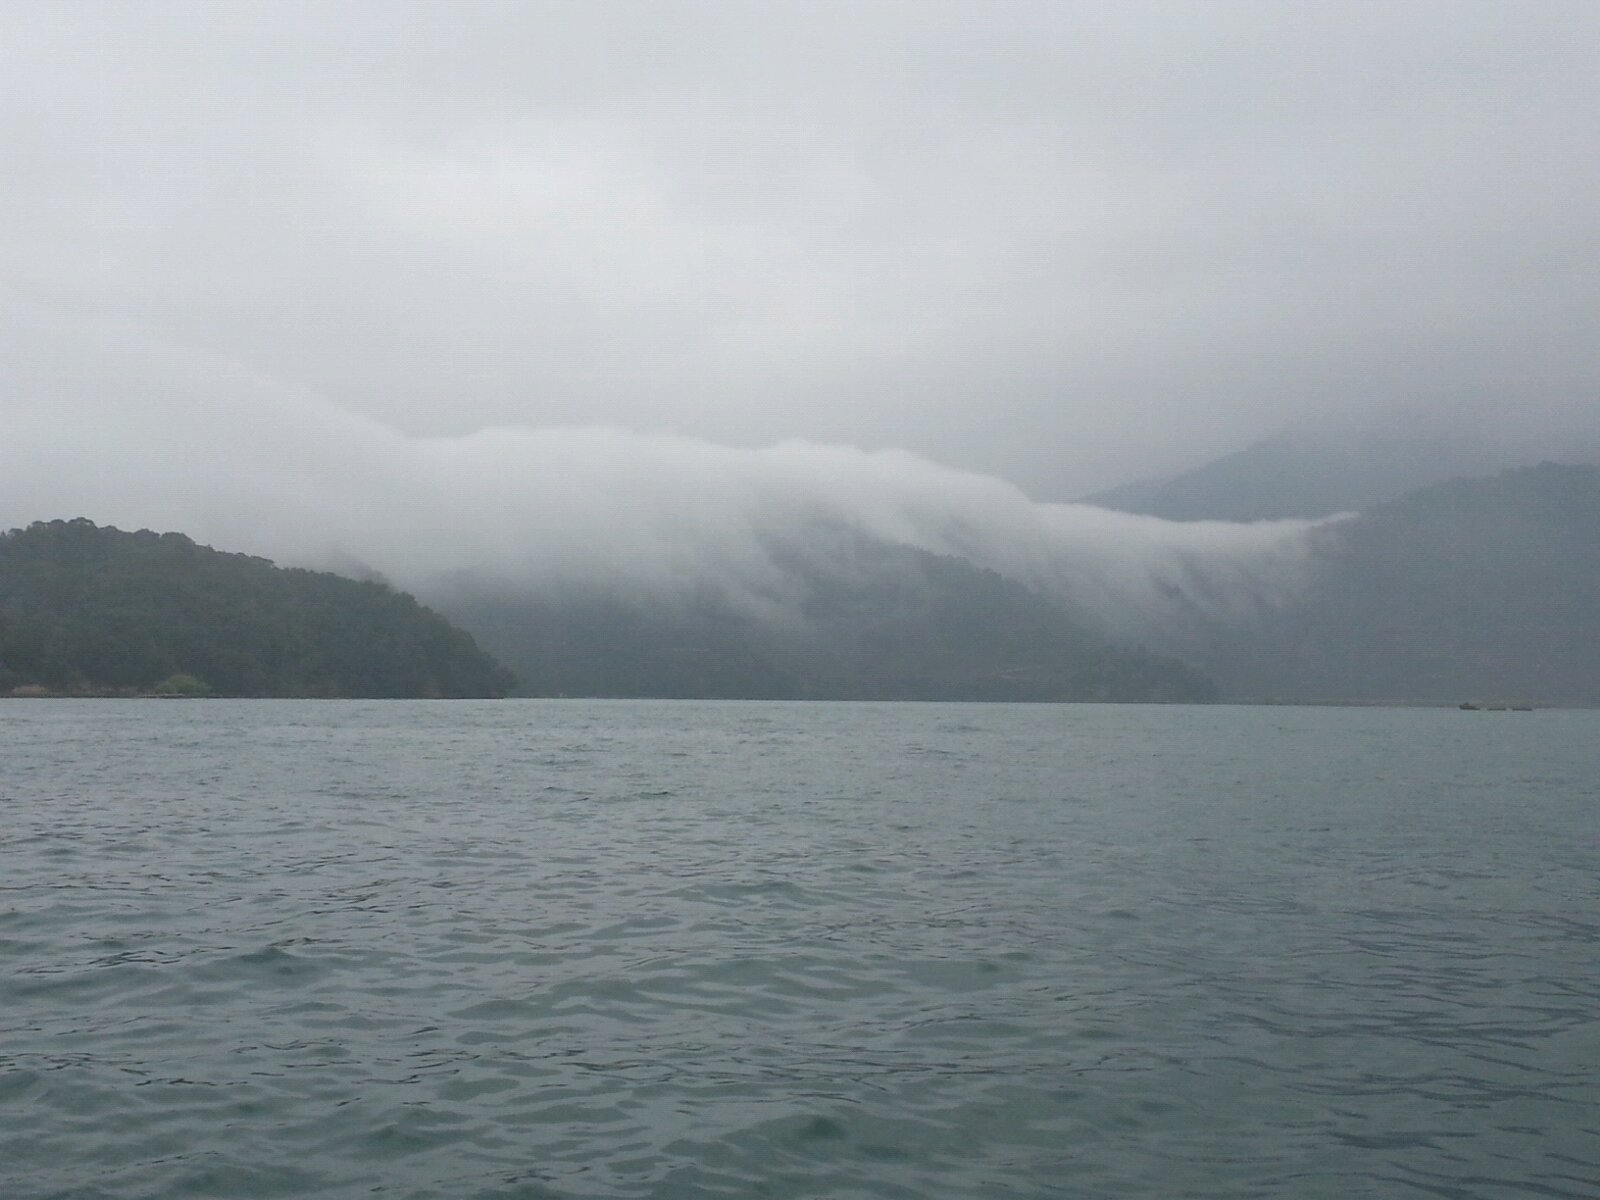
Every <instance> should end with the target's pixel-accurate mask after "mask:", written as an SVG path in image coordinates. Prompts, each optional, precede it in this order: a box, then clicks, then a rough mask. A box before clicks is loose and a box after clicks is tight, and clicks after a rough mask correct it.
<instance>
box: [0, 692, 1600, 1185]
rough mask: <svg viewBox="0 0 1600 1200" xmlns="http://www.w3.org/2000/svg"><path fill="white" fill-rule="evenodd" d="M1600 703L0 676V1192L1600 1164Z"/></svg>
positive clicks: (1195, 1177)
mask: <svg viewBox="0 0 1600 1200" xmlns="http://www.w3.org/2000/svg"><path fill="white" fill-rule="evenodd" d="M1597 780H1600V713H1562V712H1540V713H1532V714H1528V713H1461V712H1455V711H1423V710H1409V711H1392V710H1391V711H1373V710H1333V709H1323V710H1316V709H1242V708H1132V707H1130V708H1110V707H1104V708H1103V707H1092V706H1063V707H1055V706H1038V707H1011V706H962V705H800V704H796V705H788V704H736V703H730V704H696V703H586V702H585V703H580V702H559V701H557V702H514V701H507V702H498V703H494V702H490V703H420V704H409V703H393V702H390V703H340V702H321V703H301V702H222V701H219V702H208V703H148V702H146V703H140V702H115V701H83V702H68V701H61V702H21V701H19V702H7V703H0V813H3V816H4V820H3V825H0V834H3V840H0V967H3V970H0V1195H3V1196H5V1197H7V1198H8V1200H9V1198H11V1197H25V1198H34V1197H82V1198H90V1197H108V1198H117V1200H124V1198H131V1197H191V1196H215V1197H256V1196H330V1197H367V1196H383V1197H413V1198H422V1197H451V1198H455V1197H503V1198H511V1197H524V1198H553V1197H718V1196H726V1197H862V1198H866V1197H871V1198H879V1197H904V1198H907V1200H912V1198H916V1200H921V1198H930V1197H933V1198H945V1197H948V1198H951V1200H956V1198H966V1197H1032V1196H1064V1197H1102V1196H1104V1197H1123V1196H1134V1197H1152V1198H1167V1197H1180V1196H1187V1197H1219V1198H1222V1197H1226V1198H1229V1200H1233V1198H1237V1197H1253V1196H1260V1197H1273V1198H1275V1200H1276V1198H1297V1197H1328V1198H1330V1200H1331V1198H1334V1197H1337V1198H1340V1200H1346V1198H1349V1197H1368V1196H1370V1197H1385V1198H1388V1197H1409V1196H1415V1197H1455V1198H1468V1197H1472V1198H1476V1197H1504V1198H1510V1197H1518V1198H1519V1200H1520V1198H1523V1197H1529V1196H1539V1197H1569V1196H1570V1197H1584V1198H1585V1200H1592V1198H1593V1197H1595V1196H1596V1195H1597V1194H1600V1183H1597V1181H1600V838H1597V830H1600V811H1597V808H1600V804H1597V792H1600V787H1597Z"/></svg>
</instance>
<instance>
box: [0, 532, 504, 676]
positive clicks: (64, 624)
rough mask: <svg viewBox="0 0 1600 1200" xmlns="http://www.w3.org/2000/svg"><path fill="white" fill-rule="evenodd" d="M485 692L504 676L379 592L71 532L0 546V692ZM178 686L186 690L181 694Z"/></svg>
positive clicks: (23, 535) (438, 626)
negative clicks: (165, 686)
mask: <svg viewBox="0 0 1600 1200" xmlns="http://www.w3.org/2000/svg"><path fill="white" fill-rule="evenodd" d="M183 675H188V676H193V677H195V681H196V682H200V681H203V683H201V684H200V686H201V687H202V688H207V689H209V690H210V691H212V692H215V693H216V694H218V695H225V696H374V697H379V696H395V697H399V696H499V695H504V694H505V693H506V691H507V690H508V689H509V688H510V686H511V683H512V680H511V677H510V676H509V675H508V674H507V673H506V672H505V671H504V670H503V669H502V668H501V667H499V666H498V665H497V664H495V663H494V662H493V661H492V660H491V659H490V658H489V657H488V656H487V655H485V654H484V653H483V652H482V651H481V650H480V649H479V648H478V647H477V645H476V644H475V643H474V642H473V640H472V638H471V637H470V636H468V635H467V634H465V633H463V632H461V631H460V630H458V629H455V628H453V627H452V626H451V625H449V624H448V623H447V622H446V621H445V620H444V619H443V618H442V617H440V616H439V615H438V614H437V613H434V612H432V611H430V610H428V609H426V608H423V607H422V606H421V605H419V604H418V603H417V602H416V601H415V600H414V599H412V598H411V597H410V596H407V595H405V594H403V593H400V592H396V591H394V590H393V589H392V588H389V587H388V586H386V585H385V584H382V583H375V582H366V583H362V582H356V581H355V580H350V579H344V578H341V577H339V576H337V575H328V574H323V573H321V572H315V571H303V570H284V569H280V568H278V567H275V566H274V565H273V564H272V563H270V562H268V561H267V560H266V559H262V558H252V557H250V556H248V555H243V554H224V553H221V552H219V551H216V550H212V549H210V548H209V547H206V546H199V545H196V544H195V543H194V542H192V541H190V540H189V539H188V538H186V537H184V536H183V535H181V534H176V533H163V534H156V533H152V532H150V531H149V530H141V531H139V532H138V533H124V532H122V531H121V530H117V529H111V528H104V529H102V528H99V527H98V526H96V525H94V524H93V523H91V522H89V521H85V520H76V521H49V522H37V523H35V524H33V525H30V526H29V527H28V528H27V529H20V530H12V531H10V532H9V533H4V534H0V691H3V690H10V689H12V688H15V687H18V686H25V685H42V686H44V687H47V688H50V689H52V690H55V691H69V692H70V691H111V692H118V691H133V692H141V691H149V690H151V689H153V688H155V687H156V686H157V684H158V683H161V682H162V681H167V682H168V683H169V684H171V683H172V680H173V678H174V677H179V676H183ZM185 686H187V685H185Z"/></svg>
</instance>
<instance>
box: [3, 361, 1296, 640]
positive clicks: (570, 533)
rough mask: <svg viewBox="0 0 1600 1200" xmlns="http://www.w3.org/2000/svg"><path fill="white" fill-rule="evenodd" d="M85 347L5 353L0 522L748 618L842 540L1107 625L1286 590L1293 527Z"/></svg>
mask: <svg viewBox="0 0 1600 1200" xmlns="http://www.w3.org/2000/svg"><path fill="white" fill-rule="evenodd" d="M80 344H81V343H80ZM102 348H103V352H104V353H106V354H120V355H121V356H122V357H123V358H124V359H125V360H126V364H127V366H128V369H126V370H124V371H123V372H122V373H121V377H122V378H123V379H124V380H125V381H126V385H125V387H123V388H120V389H119V394H118V395H117V396H114V397H111V396H103V395H94V394H92V393H91V392H89V391H88V390H86V388H85V386H83V385H84V384H86V382H87V379H88V378H90V377H95V378H104V377H105V370H106V363H104V362H92V363H83V362H81V361H80V362H79V364H78V366H79V368H80V370H81V373H82V374H83V375H84V376H85V378H84V379H83V380H81V381H75V380H74V379H73V377H72V371H71V370H68V369H65V368H63V366H62V362H63V361H64V360H63V359H62V358H61V357H59V356H52V355H51V354H50V352H49V350H50V348H49V345H48V339H45V340H44V341H43V342H42V344H41V348H40V350H39V352H38V356H37V358H36V359H35V361H34V362H33V363H31V364H30V363H27V362H23V363H20V364H15V365H14V367H13V369H12V375H13V388H14V390H15V392H16V394H17V395H18V396H19V400H18V401H17V402H15V412H14V414H8V418H7V421H6V428H5V430H4V434H3V441H0V523H3V524H4V525H6V526H7V527H10V526H13V525H19V524H26V523H28V522H30V521H33V520H39V519H47V518H54V517H77V516H85V517H89V518H90V519H92V520H95V521H96V522H99V523H109V524H116V525H118V526H121V527H123V528H131V529H136V528H141V527H147V528H152V529H162V530H165V529H176V530H181V531H183V532H186V533H189V534H190V535H192V536H194V537H195V538H197V539H198V540H201V541H204V542H207V543H210V544H212V545H215V546H217V547H218V548H221V549H227V550H241V551H247V552H250V553H255V554H261V555H264V556H267V557H270V558H273V559H274V560H276V561H278V562H280V563H283V564H288V565H301V566H311V567H324V568H333V569H339V570H344V571H360V570H371V571H375V572H378V573H381V574H382V575H383V576H385V577H387V578H389V579H391V580H392V581H394V582H395V583H397V584H399V585H400V586H403V587H406V588H408V589H413V590H416V591H418V592H420V593H422V594H424V595H429V594H440V593H441V592H442V591H444V590H446V589H448V588H449V587H450V586H452V585H453V584H457V583H461V582H467V581H470V582H471V583H472V584H473V586H475V587H479V588H482V587H496V588H499V587H504V588H511V589H520V590H529V589H539V588H557V587H569V586H582V587H594V586H600V587H606V588H614V589H621V590H637V591H639V592H641V593H643V594H665V593H673V592H678V593H681V592H685V591H693V590H696V589H700V590H704V589H706V588H712V589H716V590H718V591H719V592H720V593H721V594H723V595H724V596H726V597H728V598H731V599H732V600H734V601H735V602H736V603H742V604H748V605H750V606H752V607H754V608H761V607H770V606H772V605H775V604H776V605H781V604H783V603H785V602H786V600H787V599H789V598H790V596H791V591H792V588H793V587H794V581H793V580H792V578H790V574H789V568H788V566H787V565H786V564H788V563H789V562H791V561H792V557H793V555H794V553H795V552H796V551H799V552H801V553H807V552H815V553H823V552H824V551H823V550H822V549H821V547H823V546H825V545H826V543H827V539H828V537H829V536H830V535H832V534H836V533H837V532H838V531H841V530H843V531H848V532H851V533H854V534H859V535H862V536H864V537H866V538H869V539H876V540H883V541H888V542H893V543H898V544H905V545H910V546H914V547H917V548H919V549H923V550H928V551H931V552H934V553H939V554H950V555H956V556H960V557H962V558H966V559H968V560H970V561H972V562H974V563H975V564H977V565H979V566H982V567H986V568H989V569H992V570H995V571H997V572H999V573H1001V574H1004V575H1007V576H1010V577H1012V578H1014V579H1018V580H1020V581H1022V582H1025V583H1028V584H1031V585H1034V586H1038V587H1041V588H1044V589H1047V590H1049V591H1052V592H1055V593H1058V594H1061V595H1063V596H1064V597H1066V598H1068V599H1070V600H1071V601H1073V602H1074V603H1075V604H1077V605H1079V606H1081V607H1082V608H1083V609H1084V610H1085V611H1086V612H1087V613H1088V614H1090V615H1092V616H1095V617H1098V618H1099V619H1100V621H1101V622H1102V623H1103V624H1104V625H1105V627H1106V628H1107V629H1108V630H1110V631H1112V632H1114V633H1118V634H1121V635H1124V636H1133V637H1137V636H1141V635H1142V634H1145V633H1148V632H1149V631H1150V630H1152V629H1154V628H1156V627H1158V626H1159V625H1161V623H1162V622H1164V621H1169V620H1171V619H1173V617H1174V615H1175V614H1176V613H1177V612H1178V611H1179V610H1190V611H1192V610H1193V608H1195V607H1198V608H1199V609H1200V610H1202V611H1205V612H1213V613H1214V612H1217V611H1218V610H1219V609H1228V608H1230V607H1236V606H1239V605H1247V606H1251V605H1255V604H1258V603H1261V602H1263V601H1270V600H1271V599H1273V598H1274V597H1276V596H1279V595H1281V594H1283V593H1284V591H1285V590H1288V589H1292V588H1294V587H1295V586H1296V584H1297V582H1298V580H1299V578H1300V575H1301V572H1302V571H1303V569H1304V567H1305V564H1306V563H1307V562H1308V561H1309V555H1310V553H1311V548H1312V545H1313V540H1314V539H1313V536H1312V531H1313V530H1314V529H1315V528H1316V527H1317V526H1316V525H1315V524H1313V523H1307V522H1288V521H1286V522H1270V523H1258V524H1251V525H1234V524H1228V523H1223V522H1192V523H1190V522H1185V523H1176V522H1169V521H1162V520H1159V519H1155V518H1148V517H1137V516H1130V515H1127V514H1123V513H1116V512H1111V511H1107V510H1103V509H1097V508H1092V507H1088V506H1084V505H1056V504H1038V503H1034V502H1032V501H1030V500H1029V499H1028V498H1027V497H1026V496H1025V495H1024V494H1023V493H1022V492H1021V491H1020V490H1018V489H1017V488H1016V487H1013V486H1012V485H1010V484H1008V483H1006V482H1004V481H1002V480H999V479H995V478H992V477H988V476H983V475H977V474H972V473H968V472H963V471H957V470H952V469H949V468H946V467H942V466H939V465H936V464H934V463H931V462H928V461H926V460H924V459H921V458H918V457H916V456H914V455H911V454H907V453H904V452H900V451H880V452H867V451H862V450H859V449H855V448H851V447H846V446H831V445H820V444H816V443H811V442H801V441H792V442H785V443H782V444H779V445H775V446H771V447H767V448H762V449H747V448H736V447H730V446H724V445H718V444H714V443H710V442H706V441H702V440H698V439H692V438H686V437H676V436H670V435H660V434H643V433H637V432H631V431H627V430H621V429H612V428H557V429H526V428H504V429H489V430H483V431H480V432H478V433H475V434H472V435H470V436H464V437H453V438H419V437H411V436H407V435H404V434H402V433H399V432H397V431H396V430H394V429H392V428H389V427H387V426H385V425H382V424H380V423H377V422H375V421H372V420H370V419H367V418H364V417H357V416H354V415H352V414H350V413H347V412H345V411H342V410H340V409H339V408H337V407H336V406H334V405H331V404H328V403H326V402H323V401H321V400H319V399H317V398H314V397H309V396H303V395H295V394H292V393H289V392H287V391H286V390H285V389H283V388H282V387H280V386H278V385H275V384H273V383H272V382H271V381H267V380H262V379H259V378H256V377H253V376H251V375H250V374H249V373H248V372H246V371H244V370H242V369H239V368H236V367H231V366H226V365H218V364H215V363H196V362H195V361H194V360H193V359H192V358H188V357H185V356H182V355H177V354H171V353H167V352H165V351H163V350H161V349H160V348H153V347H149V346H144V345H141V344H139V343H138V341H137V339H136V338H132V337H130V336H127V335H117V336H113V337H109V338H105V339H102ZM30 367H31V368H32V369H31V371H30ZM808 547H810V548H811V550H810V551H808V550H807V548H808Z"/></svg>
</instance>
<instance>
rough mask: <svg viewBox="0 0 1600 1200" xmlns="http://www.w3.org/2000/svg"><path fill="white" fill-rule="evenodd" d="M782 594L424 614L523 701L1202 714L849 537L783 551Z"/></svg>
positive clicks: (579, 601) (1133, 674)
mask: <svg viewBox="0 0 1600 1200" xmlns="http://www.w3.org/2000/svg"><path fill="white" fill-rule="evenodd" d="M778 558H780V559H781V560H783V561H782V566H783V575H782V578H783V579H784V580H785V583H784V588H785V591H784V594H782V595H775V596H774V597H772V603H771V605H770V606H769V607H768V608H767V609H765V610H762V611H753V610H752V609H751V608H750V607H749V606H748V604H744V603H733V602H730V600H729V599H728V598H727V597H726V596H725V595H722V594H719V593H717V592H714V591H711V590H707V589H701V590H698V591H695V592H691V593H688V594H681V595H677V596H674V597H671V598H663V597H660V596H654V597H651V596H644V595H639V594H632V595H629V594H625V593H621V592H615V591H610V592H608V591H602V590H598V589H590V590H581V591H580V590H567V591H558V592H534V593H527V592H522V593H518V592H501V593H498V594H496V593H495V592H493V591H487V590H484V589H482V588H479V587H474V586H472V585H471V584H470V583H466V582H463V583H461V584H460V585H459V586H458V587H457V588H456V589H455V591H454V593H453V594H452V595H440V596H438V597H436V598H435V602H436V603H437V604H439V605H440V607H441V608H443V609H444V610H445V611H447V612H449V613H450V614H451V616H452V617H453V618H455V619H456V620H458V621H460V622H461V623H462V624H463V625H464V626H465V627H466V628H468V629H470V630H472V631H473V632H474V633H475V634H476V635H477V637H478V638H479V639H480V640H481V641H482V642H483V644H484V645H485V646H487V647H489V648H490V649H491V650H492V651H493V652H494V653H496V654H498V655H499V656H500V657H501V658H502V659H503V660H504V661H506V662H508V663H509V664H511V666H512V667H513V668H514V669H515V670H516V671H517V672H518V674H519V676H520V678H521V679H522V690H523V692H524V693H526V694H530V695H580V696H682V697H740V698H792V699H897V700H1116V701H1145V700H1149V701H1198V700H1208V699H1211V698H1212V697H1213V696H1214V694H1215V690H1214V688H1213V687H1212V686H1211V684H1210V682H1209V681H1208V680H1206V679H1204V678H1203V677H1202V676H1200V675H1199V674H1198V673H1197V672H1195V671H1194V670H1192V669H1190V668H1188V667H1186V666H1184V665H1183V664H1181V663H1179V662H1176V661H1174V660H1171V659H1166V658H1160V657H1158V656H1155V655H1152V654H1147V653H1144V652H1142V651H1138V650H1134V649H1129V648H1123V647H1117V646H1113V645H1112V644H1110V643H1109V642H1107V641H1105V640H1104V639H1102V638H1099V637H1097V636H1096V635H1094V634H1092V633H1091V632H1089V631H1088V629H1086V628H1085V627H1084V626H1083V625H1082V624H1080V623H1079V622H1077V621H1075V620H1074V619H1073V618H1072V617H1071V616H1070V615H1069V614H1068V613H1067V612H1066V611H1065V610H1063V609H1062V608H1060V607H1059V606H1057V605H1056V604H1054V603H1052V602H1050V601H1049V600H1047V599H1045V598H1044V597H1042V596H1040V595H1038V594H1037V593H1035V592H1033V591H1030V590H1029V589H1027V588H1025V587H1023V586H1022V585H1021V584H1018V583H1015V582H1012V581H1010V580H1007V579H1004V578H1002V577H1001V576H999V575H997V574H995V573H994V572H992V571H985V570H981V569H979V568H977V567H974V566H972V565H971V564H969V563H967V562H964V561H962V560H959V559H955V558H949V557H944V556H939V555H934V554H929V553H926V552H924V551H921V550H916V549H912V548H910V547H905V546H894V545H890V544H887V543H882V542H874V541H870V540H868V539H858V538H853V537H849V536H844V537H834V538H830V539H827V542H826V545H825V547H823V548H821V549H819V548H816V547H810V548H806V549H803V550H802V549H799V548H794V547H791V548H789V549H787V550H784V551H781V552H779V554H778Z"/></svg>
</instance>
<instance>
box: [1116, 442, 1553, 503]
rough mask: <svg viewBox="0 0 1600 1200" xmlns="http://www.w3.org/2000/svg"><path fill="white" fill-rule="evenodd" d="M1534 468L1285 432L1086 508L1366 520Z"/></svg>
mask: <svg viewBox="0 0 1600 1200" xmlns="http://www.w3.org/2000/svg"><path fill="white" fill-rule="evenodd" d="M1576 457H1578V458H1581V457H1582V456H1581V455H1578V456H1576ZM1530 461H1533V460H1531V459H1525V458H1520V457H1519V455H1518V453H1517V452H1516V451H1514V450H1511V449H1507V448H1501V447H1496V446H1491V445H1486V444H1483V443H1481V442H1477V441H1474V440H1472V439H1469V438H1465V437H1448V436H1444V435H1436V434H1420V433H1415V432H1408V431H1396V430H1382V431H1379V430H1370V431H1364V432H1362V433H1359V434H1345V435H1340V436H1336V435H1331V434H1327V433H1318V434H1306V433H1301V432H1296V433H1285V434H1280V435H1279V436H1277V437H1273V438H1269V439H1267V440H1265V441H1261V442H1257V443H1256V444H1255V445H1253V446H1249V447H1247V448H1246V449H1244V450H1240V451H1238V452H1237V453H1235V454H1229V455H1226V456H1224V457H1222V458H1219V459H1215V460H1214V461H1212V462H1209V463H1206V464H1204V465H1203V466H1199V467H1196V468H1195V469H1194V470H1191V471H1185V472H1183V473H1181V474H1178V475H1173V476H1168V477H1165V478H1160V479H1153V480H1141V481H1139V482H1135V483H1130V484H1125V485H1123V486H1121V487H1117V488H1112V489H1110V490H1107V491H1103V492H1099V493H1096V494H1095V495H1093V496H1088V497H1085V499H1084V503H1087V504H1096V505H1100V506H1101V507H1104V508H1114V509H1119V510H1121V511H1123V512H1134V513H1143V514H1145V515H1147V516H1155V517H1165V518H1167V519H1168V520H1174V521H1197V520H1219V521H1259V520H1276V519H1280V518H1286V517H1301V518H1316V517H1326V516H1331V515H1332V514H1334V513H1340V512H1364V511H1365V510H1367V509H1369V508H1372V507H1373V506H1375V505H1378V504H1385V503H1387V502H1388V501H1390V500H1394V499H1397V498H1399V497H1400V496H1403V495H1405V494H1406V493H1407V492H1410V491H1414V490H1415V489H1417V488H1420V487H1427V486H1429V485H1431V484H1434V483H1439V482H1442V481H1444V480H1446V479H1452V478H1455V477H1457V476H1464V475H1482V474H1486V473H1488V472H1491V471H1497V470H1502V469H1504V468H1507V467H1511V466H1516V465H1520V464H1523V463H1527V462H1530Z"/></svg>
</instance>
